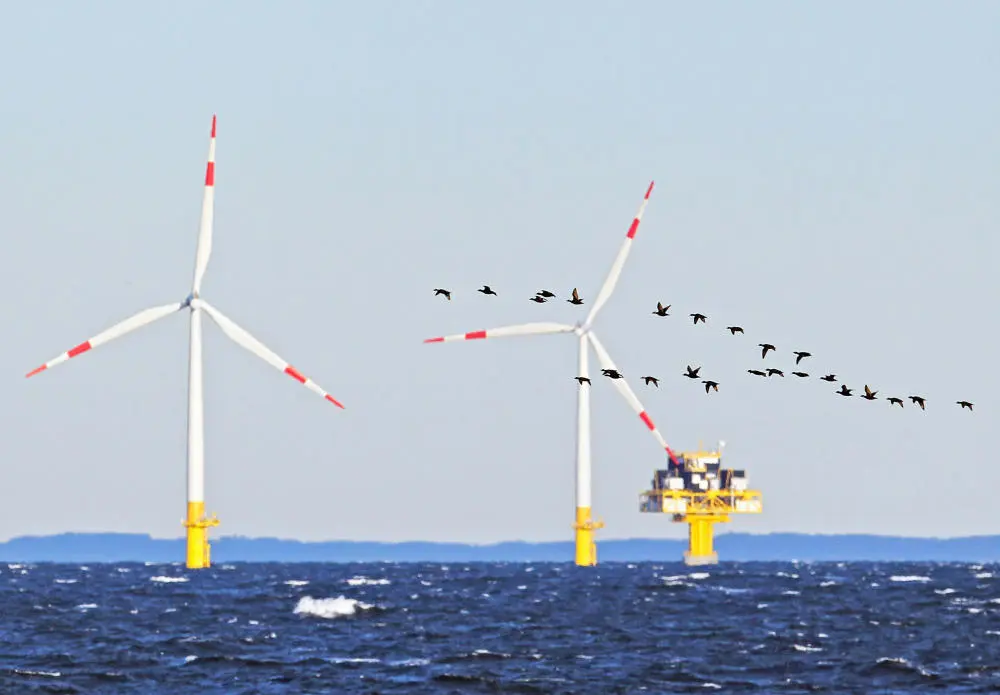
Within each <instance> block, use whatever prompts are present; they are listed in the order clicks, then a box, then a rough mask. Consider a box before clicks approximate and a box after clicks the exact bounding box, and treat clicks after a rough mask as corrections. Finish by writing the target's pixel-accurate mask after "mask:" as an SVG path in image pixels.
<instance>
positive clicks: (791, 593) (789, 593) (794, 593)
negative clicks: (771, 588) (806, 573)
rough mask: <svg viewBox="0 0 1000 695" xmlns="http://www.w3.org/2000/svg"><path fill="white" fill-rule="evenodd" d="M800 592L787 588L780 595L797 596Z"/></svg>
mask: <svg viewBox="0 0 1000 695" xmlns="http://www.w3.org/2000/svg"><path fill="white" fill-rule="evenodd" d="M801 593H802V592H801V591H792V590H790V589H789V590H788V591H782V592H781V595H782V596H798V595H799V594H801Z"/></svg>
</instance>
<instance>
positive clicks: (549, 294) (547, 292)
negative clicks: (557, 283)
mask: <svg viewBox="0 0 1000 695" xmlns="http://www.w3.org/2000/svg"><path fill="white" fill-rule="evenodd" d="M535 294H537V295H538V296H539V297H555V295H554V294H553V293H552V292H549V291H548V290H542V291H541V292H535Z"/></svg>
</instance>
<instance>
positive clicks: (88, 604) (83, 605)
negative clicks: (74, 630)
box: [77, 603, 97, 611]
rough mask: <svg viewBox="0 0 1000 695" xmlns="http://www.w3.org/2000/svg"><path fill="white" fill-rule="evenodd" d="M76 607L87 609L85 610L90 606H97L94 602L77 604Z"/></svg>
mask: <svg viewBox="0 0 1000 695" xmlns="http://www.w3.org/2000/svg"><path fill="white" fill-rule="evenodd" d="M77 608H79V609H80V610H82V611H87V610H90V609H91V608H97V604H96V603H81V604H80V605H79V606H77Z"/></svg>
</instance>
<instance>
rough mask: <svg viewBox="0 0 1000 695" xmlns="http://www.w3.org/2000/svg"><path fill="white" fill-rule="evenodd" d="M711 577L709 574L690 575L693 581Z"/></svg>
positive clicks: (693, 573)
mask: <svg viewBox="0 0 1000 695" xmlns="http://www.w3.org/2000/svg"><path fill="white" fill-rule="evenodd" d="M711 576H712V575H711V574H709V573H708V572H692V573H691V574H689V575H688V577H690V578H691V579H708V578H709V577H711Z"/></svg>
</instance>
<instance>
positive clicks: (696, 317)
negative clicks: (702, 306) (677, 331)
mask: <svg viewBox="0 0 1000 695" xmlns="http://www.w3.org/2000/svg"><path fill="white" fill-rule="evenodd" d="M688 316H690V317H691V318H693V319H694V324H695V325H696V326H697V325H698V322H699V321H701V322H702V323H705V319H707V318H708V317H707V316H705V315H704V314H688Z"/></svg>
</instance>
